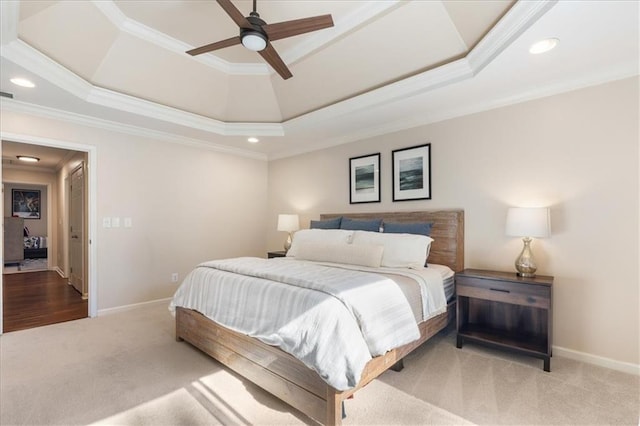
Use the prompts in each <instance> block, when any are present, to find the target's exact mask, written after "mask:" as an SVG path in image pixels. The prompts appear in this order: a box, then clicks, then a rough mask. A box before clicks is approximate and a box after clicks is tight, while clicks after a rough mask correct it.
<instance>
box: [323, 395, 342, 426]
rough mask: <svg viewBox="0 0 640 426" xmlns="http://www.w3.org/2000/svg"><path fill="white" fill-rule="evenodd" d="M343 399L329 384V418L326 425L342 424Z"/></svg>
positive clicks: (338, 425)
mask: <svg viewBox="0 0 640 426" xmlns="http://www.w3.org/2000/svg"><path fill="white" fill-rule="evenodd" d="M342 408H343V405H342V400H341V398H340V397H339V395H338V394H337V393H336V390H335V389H333V388H332V387H331V386H327V419H326V421H325V424H326V425H331V426H340V425H341V424H342Z"/></svg>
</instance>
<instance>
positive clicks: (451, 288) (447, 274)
mask: <svg viewBox="0 0 640 426" xmlns="http://www.w3.org/2000/svg"><path fill="white" fill-rule="evenodd" d="M429 268H433V269H435V270H437V271H438V272H440V274H441V275H442V285H443V286H444V295H445V297H446V298H447V302H451V301H452V300H453V299H454V298H455V297H456V286H455V273H454V272H453V270H452V269H451V268H449V267H447V266H444V265H436V264H432V263H430V264H429Z"/></svg>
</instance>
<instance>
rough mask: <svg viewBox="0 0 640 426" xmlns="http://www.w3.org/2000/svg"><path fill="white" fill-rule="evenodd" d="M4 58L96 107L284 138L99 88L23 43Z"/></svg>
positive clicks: (261, 126) (272, 128)
mask: <svg viewBox="0 0 640 426" xmlns="http://www.w3.org/2000/svg"><path fill="white" fill-rule="evenodd" d="M2 56H3V57H4V58H6V59H8V60H10V61H12V62H14V63H16V64H17V65H20V66H21V67H23V68H25V69H28V70H30V71H32V72H34V73H35V74H37V75H39V76H40V77H42V78H43V79H45V80H48V81H50V82H51V83H53V84H55V85H56V86H58V87H60V88H61V89H63V90H65V91H67V92H69V93H71V94H72V95H74V96H76V97H77V98H80V99H82V100H84V101H87V102H89V103H92V104H96V105H101V106H105V107H109V108H114V109H117V110H121V111H127V112H130V113H133V114H138V115H142V116H144V117H149V118H154V119H160V120H163V121H166V122H169V123H174V124H179V125H183V126H188V127H193V128H196V129H200V130H204V131H207V132H211V133H215V134H218V135H223V136H237V135H252V136H282V135H284V130H283V128H282V125H281V124H280V123H225V122H223V121H219V120H216V119H213V118H208V117H203V116H201V115H198V114H194V113H190V112H186V111H182V110H179V109H177V108H172V107H168V106H166V105H161V104H158V103H155V102H151V101H147V100H144V99H141V98H137V97H134V96H130V95H125V94H123V93H119V92H115V91H112V90H109V89H104V88H101V87H97V86H94V85H92V84H91V83H89V82H88V81H86V80H85V79H83V78H82V77H80V76H78V75H77V74H75V73H73V72H72V71H70V70H68V69H67V68H65V67H63V66H62V65H60V64H58V63H57V62H55V61H54V60H52V59H51V58H49V57H48V56H46V55H44V54H42V53H40V52H39V51H38V50H36V49H34V48H33V47H31V46H29V45H28V44H26V43H25V42H23V41H22V40H19V39H17V40H14V41H12V42H10V43H9V44H7V45H5V46H3V48H2Z"/></svg>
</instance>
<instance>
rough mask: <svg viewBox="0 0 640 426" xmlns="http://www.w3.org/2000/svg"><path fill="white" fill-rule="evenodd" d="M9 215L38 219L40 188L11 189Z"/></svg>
mask: <svg viewBox="0 0 640 426" xmlns="http://www.w3.org/2000/svg"><path fill="white" fill-rule="evenodd" d="M11 215H12V216H14V217H21V218H24V219H40V190H39V189H12V190H11Z"/></svg>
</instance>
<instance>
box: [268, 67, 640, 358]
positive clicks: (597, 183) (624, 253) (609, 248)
mask: <svg viewBox="0 0 640 426" xmlns="http://www.w3.org/2000/svg"><path fill="white" fill-rule="evenodd" d="M638 116H639V109H638V79H637V78H633V79H626V80H622V81H618V82H613V83H610V84H605V85H601V86H596V87H592V88H587V89H583V90H579V91H574V92H570V93H565V94H560V95H556V96H553V97H548V98H544V99H539V100H535V101H530V102H526V103H522V104H518V105H513V106H509V107H505V108H500V109H496V110H492V111H487V112H483V113H478V114H473V115H470V116H466V117H461V118H456V119H452V120H447V121H444V122H440V123H436V124H432V125H428V126H423V127H419V128H414V129H409V130H405V131H402V132H398V133H395V134H390V135H385V136H380V137H375V138H371V139H367V140H363V141H359V142H355V143H351V144H348V145H343V146H338V147H334V148H330V149H326V150H323V151H319V152H313V153H310V154H306V155H300V156H296V157H292V158H286V159H281V160H277V161H272V162H270V163H269V212H268V217H269V222H268V225H269V227H268V233H269V235H268V247H269V249H272V250H276V249H280V247H281V246H282V242H283V241H284V237H285V236H284V234H283V233H279V232H277V231H276V230H275V221H276V217H277V214H278V213H289V212H291V213H294V212H297V213H299V214H300V215H301V226H302V227H305V226H306V225H308V220H309V219H315V218H318V216H319V214H320V213H330V212H334V213H340V212H359V211H395V210H405V211H407V210H420V209H444V208H463V209H464V210H465V237H466V238H465V263H466V266H467V267H476V268H487V269H497V270H505V271H511V270H514V269H513V261H514V260H515V258H516V256H517V255H518V254H519V251H520V249H521V247H522V242H521V241H519V240H518V239H515V238H509V237H506V236H505V235H504V224H505V216H506V209H507V207H509V206H551V209H552V210H551V220H552V236H551V238H548V239H544V240H536V241H535V242H534V245H533V249H534V253H535V254H536V255H537V259H538V263H539V266H540V267H539V270H538V273H539V274H541V275H553V276H555V281H554V287H553V297H554V302H553V315H554V324H553V333H554V335H553V344H554V345H555V346H556V347H557V348H565V349H568V350H570V351H578V352H581V353H585V354H589V355H593V356H594V357H604V358H606V359H609V360H614V361H619V362H621V363H629V364H635V365H637V364H640V360H639V358H640V355H639V352H638V345H639V339H638V336H639V334H640V329H639V327H640V326H639V324H640V321H639V317H638V315H639V314H638V312H639V298H640V295H639V292H638V287H639V280H638V256H639V252H638V235H639V230H638V199H639V188H638V157H639V155H638V140H639V136H638V124H639V122H638ZM426 142H430V143H431V144H432V146H431V150H432V158H431V164H432V199H431V200H423V201H409V202H396V203H393V202H392V201H391V151H392V150H394V149H398V148H404V147H409V146H414V145H419V144H422V143H426ZM376 152H380V153H381V154H382V157H381V162H382V165H381V173H382V175H381V176H382V183H381V190H382V192H381V195H382V202H381V203H375V204H355V205H350V204H349V172H348V161H349V158H350V157H356V156H360V155H366V154H371V153H376Z"/></svg>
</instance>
